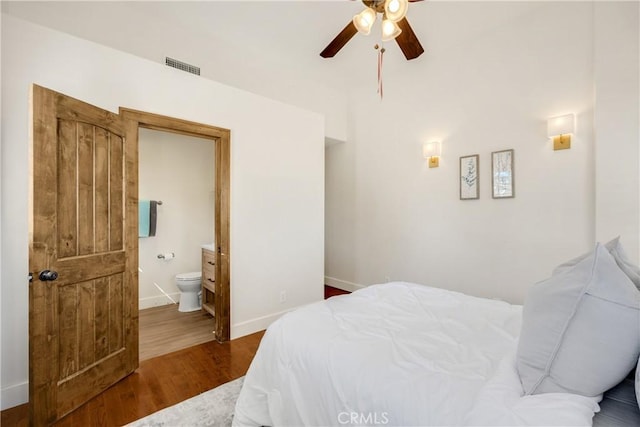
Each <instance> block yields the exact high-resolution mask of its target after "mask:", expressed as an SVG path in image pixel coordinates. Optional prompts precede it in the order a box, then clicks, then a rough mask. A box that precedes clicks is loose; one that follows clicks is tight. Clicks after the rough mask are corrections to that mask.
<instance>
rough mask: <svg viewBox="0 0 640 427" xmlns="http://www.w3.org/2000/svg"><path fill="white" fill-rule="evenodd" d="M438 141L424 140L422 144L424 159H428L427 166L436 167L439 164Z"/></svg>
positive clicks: (439, 146)
mask: <svg viewBox="0 0 640 427" xmlns="http://www.w3.org/2000/svg"><path fill="white" fill-rule="evenodd" d="M441 148H442V147H441V145H440V141H433V142H425V143H424V144H423V145H422V154H423V155H424V158H425V159H429V167H430V168H437V167H438V166H440V152H441Z"/></svg>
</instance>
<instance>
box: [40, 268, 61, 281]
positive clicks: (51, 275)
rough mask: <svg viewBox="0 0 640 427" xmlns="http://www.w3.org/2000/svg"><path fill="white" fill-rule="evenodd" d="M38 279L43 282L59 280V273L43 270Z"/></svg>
mask: <svg viewBox="0 0 640 427" xmlns="http://www.w3.org/2000/svg"><path fill="white" fill-rule="evenodd" d="M38 278H39V279H40V280H41V281H43V282H49V281H51V280H56V279H57V278H58V273H57V272H56V271H51V270H42V271H41V272H40V274H39V275H38Z"/></svg>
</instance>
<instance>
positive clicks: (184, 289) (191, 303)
mask: <svg viewBox="0 0 640 427" xmlns="http://www.w3.org/2000/svg"><path fill="white" fill-rule="evenodd" d="M201 281H202V272H200V271H194V272H192V273H180V274H178V275H176V286H178V289H179V290H180V305H179V306H178V311H196V310H200V298H199V295H198V294H199V293H200V283H201Z"/></svg>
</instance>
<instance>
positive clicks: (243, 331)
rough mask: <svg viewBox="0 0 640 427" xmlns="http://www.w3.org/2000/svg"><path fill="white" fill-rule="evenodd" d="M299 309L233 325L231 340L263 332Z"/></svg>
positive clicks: (291, 309)
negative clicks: (287, 314)
mask: <svg viewBox="0 0 640 427" xmlns="http://www.w3.org/2000/svg"><path fill="white" fill-rule="evenodd" d="M297 308H299V307H294V308H290V309H288V310H284V311H279V312H277V313H273V314H269V315H267V316H262V317H257V318H255V319H251V320H246V321H244V322H240V323H236V324H235V325H231V339H232V340H233V339H236V338H240V337H244V336H245V335H250V334H253V333H255V332H258V331H263V330H265V329H267V328H268V327H269V325H270V324H272V323H273V322H275V321H276V320H278V319H279V318H280V317H281V316H282V315H283V314H286V313H288V312H290V311H293V310H295V309H297Z"/></svg>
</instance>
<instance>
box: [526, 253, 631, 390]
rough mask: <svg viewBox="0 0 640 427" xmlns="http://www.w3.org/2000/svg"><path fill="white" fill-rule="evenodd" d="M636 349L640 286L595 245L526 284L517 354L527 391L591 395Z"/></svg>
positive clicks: (622, 371)
mask: <svg viewBox="0 0 640 427" xmlns="http://www.w3.org/2000/svg"><path fill="white" fill-rule="evenodd" d="M639 355H640V291H639V290H638V289H637V288H636V287H635V285H634V284H633V283H632V282H631V280H629V278H628V277H627V275H626V274H625V273H623V272H622V271H621V269H620V268H619V267H618V265H617V264H616V261H615V260H614V258H613V257H612V256H611V255H610V254H609V251H608V250H607V249H605V247H604V246H602V245H601V244H599V243H598V244H597V246H596V249H595V250H594V251H593V252H592V253H590V254H588V255H587V256H586V257H584V258H583V259H582V260H578V262H576V263H575V264H574V265H573V266H570V267H567V268H562V269H559V270H558V271H557V274H555V275H553V276H551V277H550V278H549V279H547V280H544V281H542V282H539V283H537V284H535V285H534V286H533V287H532V288H531V290H530V292H529V295H528V297H527V299H526V301H525V305H524V309H523V319H522V331H521V334H520V340H519V343H518V353H517V359H516V365H517V368H518V373H519V375H520V380H521V382H522V385H523V389H524V392H525V394H528V395H531V394H538V393H553V392H561V393H562V392H568V393H575V394H581V395H583V396H589V397H594V396H597V395H599V394H601V393H603V392H605V391H606V390H608V389H609V388H611V387H613V386H614V385H616V384H618V383H619V382H620V381H622V379H623V378H624V377H625V376H626V375H627V374H628V373H629V371H631V369H633V366H634V365H635V364H636V363H637V360H638V356H639Z"/></svg>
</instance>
